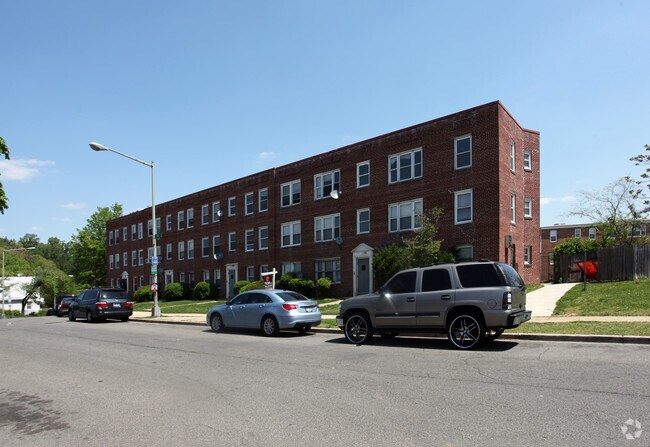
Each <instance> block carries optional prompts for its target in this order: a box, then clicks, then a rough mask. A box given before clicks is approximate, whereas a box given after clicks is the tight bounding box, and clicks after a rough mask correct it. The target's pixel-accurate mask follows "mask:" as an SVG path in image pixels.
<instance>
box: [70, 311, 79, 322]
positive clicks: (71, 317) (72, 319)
mask: <svg viewBox="0 0 650 447" xmlns="http://www.w3.org/2000/svg"><path fill="white" fill-rule="evenodd" d="M76 319H77V317H75V316H74V313H73V312H72V311H71V310H69V311H68V320H70V321H74V320H76Z"/></svg>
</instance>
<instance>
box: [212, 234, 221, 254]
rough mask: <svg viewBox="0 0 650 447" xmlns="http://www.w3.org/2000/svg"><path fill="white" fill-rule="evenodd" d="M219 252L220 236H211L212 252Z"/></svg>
mask: <svg viewBox="0 0 650 447" xmlns="http://www.w3.org/2000/svg"><path fill="white" fill-rule="evenodd" d="M219 253H221V236H212V254H213V255H216V254H219Z"/></svg>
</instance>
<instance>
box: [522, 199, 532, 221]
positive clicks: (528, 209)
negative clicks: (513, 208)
mask: <svg viewBox="0 0 650 447" xmlns="http://www.w3.org/2000/svg"><path fill="white" fill-rule="evenodd" d="M524 217H525V218H528V219H531V218H532V217H533V201H532V200H531V199H524Z"/></svg>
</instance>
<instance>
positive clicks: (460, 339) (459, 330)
mask: <svg viewBox="0 0 650 447" xmlns="http://www.w3.org/2000/svg"><path fill="white" fill-rule="evenodd" d="M447 336H448V338H449V341H450V342H451V344H453V345H454V346H455V347H456V348H458V349H472V348H474V347H476V346H478V345H479V344H480V343H481V342H482V341H483V337H484V336H485V328H484V327H483V322H482V320H481V319H480V318H478V317H476V316H475V315H473V314H462V315H458V316H457V317H455V318H454V319H453V320H452V322H451V324H450V325H449V329H448V330H447Z"/></svg>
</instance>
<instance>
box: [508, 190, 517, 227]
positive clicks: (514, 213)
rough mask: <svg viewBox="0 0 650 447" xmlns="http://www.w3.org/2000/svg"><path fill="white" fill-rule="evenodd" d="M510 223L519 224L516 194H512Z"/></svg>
mask: <svg viewBox="0 0 650 447" xmlns="http://www.w3.org/2000/svg"><path fill="white" fill-rule="evenodd" d="M510 223H511V224H516V223H517V194H516V193H514V192H511V193H510Z"/></svg>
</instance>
